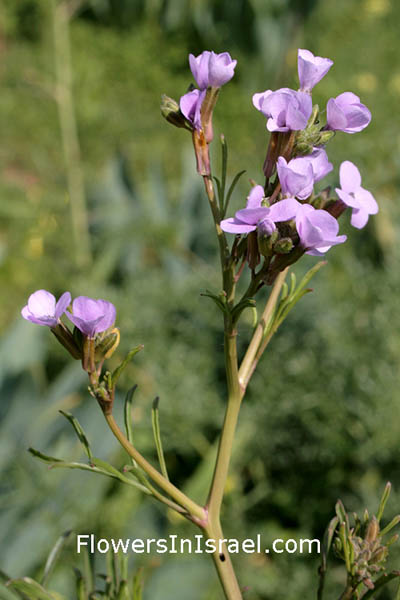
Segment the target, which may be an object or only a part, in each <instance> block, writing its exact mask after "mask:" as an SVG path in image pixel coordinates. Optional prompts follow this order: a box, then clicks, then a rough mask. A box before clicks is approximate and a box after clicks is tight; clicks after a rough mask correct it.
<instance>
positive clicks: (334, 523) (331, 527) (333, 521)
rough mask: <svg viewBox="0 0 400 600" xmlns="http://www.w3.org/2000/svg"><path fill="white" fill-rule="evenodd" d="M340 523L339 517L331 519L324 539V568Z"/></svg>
mask: <svg viewBox="0 0 400 600" xmlns="http://www.w3.org/2000/svg"><path fill="white" fill-rule="evenodd" d="M338 524H339V517H333V519H331V520H330V522H329V525H328V527H327V529H326V531H325V534H324V539H323V541H322V563H323V566H324V568H325V569H326V562H327V558H328V554H329V550H330V548H331V545H332V540H333V536H334V533H335V529H336V527H337V525H338Z"/></svg>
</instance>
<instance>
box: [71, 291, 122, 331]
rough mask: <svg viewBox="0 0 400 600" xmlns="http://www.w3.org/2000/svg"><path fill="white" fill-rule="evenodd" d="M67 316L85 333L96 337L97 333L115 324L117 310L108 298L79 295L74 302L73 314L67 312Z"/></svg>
mask: <svg viewBox="0 0 400 600" xmlns="http://www.w3.org/2000/svg"><path fill="white" fill-rule="evenodd" d="M67 316H68V318H69V320H70V321H72V323H73V324H74V325H75V326H76V327H77V328H78V329H79V330H80V331H81V332H82V333H83V335H86V336H87V337H90V338H94V337H95V335H96V333H100V332H102V331H105V330H106V329H108V328H109V327H111V326H112V325H113V324H114V321H115V316H116V310H115V306H114V305H113V304H111V302H107V300H94V299H93V298H87V297H86V296H78V298H75V300H74V301H73V303H72V314H71V313H67Z"/></svg>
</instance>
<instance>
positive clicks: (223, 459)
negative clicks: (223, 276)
mask: <svg viewBox="0 0 400 600" xmlns="http://www.w3.org/2000/svg"><path fill="white" fill-rule="evenodd" d="M236 335H237V333H236V331H235V332H233V333H231V334H229V333H226V334H225V368H226V376H227V385H228V403H227V407H226V413H225V420H224V424H223V426H222V433H221V438H220V441H219V447H218V453H217V460H216V463H215V469H214V475H213V480H212V483H211V488H210V492H209V495H208V501H207V508H208V513H209V520H210V522H211V524H212V525H215V524H216V523H217V522H219V514H220V510H221V504H222V499H223V496H224V489H225V484H226V479H227V477H228V470H229V463H230V459H231V454H232V447H233V440H234V437H235V431H236V425H237V420H238V417H239V411H240V404H241V399H242V392H241V389H240V387H239V380H238V364H237V350H236Z"/></svg>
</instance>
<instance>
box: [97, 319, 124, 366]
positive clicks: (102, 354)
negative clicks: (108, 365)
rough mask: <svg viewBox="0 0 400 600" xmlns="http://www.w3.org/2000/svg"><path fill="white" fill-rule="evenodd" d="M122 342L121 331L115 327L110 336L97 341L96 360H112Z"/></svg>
mask: <svg viewBox="0 0 400 600" xmlns="http://www.w3.org/2000/svg"><path fill="white" fill-rule="evenodd" d="M119 340H120V333H119V329H117V327H115V328H114V329H113V330H112V331H111V332H110V333H109V334H108V335H106V336H105V337H104V338H101V339H99V341H97V340H96V345H95V360H96V361H100V360H105V359H106V358H110V356H112V355H113V354H114V352H115V350H116V349H117V348H118V345H119Z"/></svg>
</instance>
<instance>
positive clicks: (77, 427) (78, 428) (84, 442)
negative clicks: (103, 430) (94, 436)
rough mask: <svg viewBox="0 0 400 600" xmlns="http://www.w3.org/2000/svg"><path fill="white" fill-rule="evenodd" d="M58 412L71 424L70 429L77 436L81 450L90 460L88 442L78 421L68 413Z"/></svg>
mask: <svg viewBox="0 0 400 600" xmlns="http://www.w3.org/2000/svg"><path fill="white" fill-rule="evenodd" d="M59 412H60V413H61V414H62V415H63V417H65V418H66V419H68V421H69V422H70V423H71V425H72V427H73V428H74V429H75V433H76V435H77V436H78V439H79V441H80V443H81V444H82V446H83V449H84V450H85V452H86V454H87V456H88V458H89V460H92V451H91V449H90V445H89V441H88V439H87V437H86V434H85V432H84V430H83V427H82V426H81V424H80V423H79V421H78V419H77V418H76V417H74V415H72V414H71V413H69V412H65V411H63V410H60V411H59Z"/></svg>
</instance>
